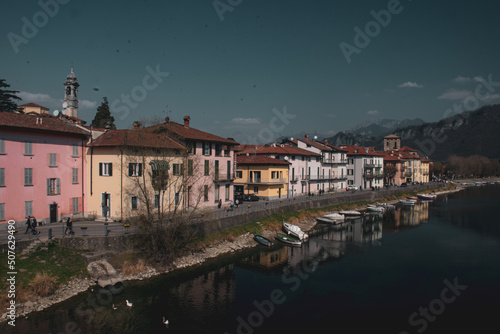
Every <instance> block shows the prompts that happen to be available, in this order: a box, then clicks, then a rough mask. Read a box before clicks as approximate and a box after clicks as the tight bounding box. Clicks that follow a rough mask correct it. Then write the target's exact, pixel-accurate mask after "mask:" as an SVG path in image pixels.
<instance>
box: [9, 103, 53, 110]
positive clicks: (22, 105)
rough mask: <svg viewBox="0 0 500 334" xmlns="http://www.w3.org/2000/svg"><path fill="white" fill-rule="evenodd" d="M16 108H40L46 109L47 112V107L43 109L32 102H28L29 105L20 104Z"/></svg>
mask: <svg viewBox="0 0 500 334" xmlns="http://www.w3.org/2000/svg"><path fill="white" fill-rule="evenodd" d="M17 107H18V108H23V107H31V108H42V109H47V110H49V108H47V107H44V106H41V105H39V104H36V103H33V102H30V103H25V104H21V105H19V106H17Z"/></svg>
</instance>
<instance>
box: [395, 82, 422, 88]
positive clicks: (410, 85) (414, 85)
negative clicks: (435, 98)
mask: <svg viewBox="0 0 500 334" xmlns="http://www.w3.org/2000/svg"><path fill="white" fill-rule="evenodd" d="M398 87H399V88H422V87H424V86H423V85H420V84H418V83H416V82H411V81H407V82H405V83H402V84H401V85H399V86H398Z"/></svg>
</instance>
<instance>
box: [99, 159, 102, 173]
mask: <svg viewBox="0 0 500 334" xmlns="http://www.w3.org/2000/svg"><path fill="white" fill-rule="evenodd" d="M99 176H102V162H99Z"/></svg>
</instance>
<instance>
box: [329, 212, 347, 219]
mask: <svg viewBox="0 0 500 334" xmlns="http://www.w3.org/2000/svg"><path fill="white" fill-rule="evenodd" d="M324 217H326V218H330V219H334V220H344V219H345V216H344V215H341V214H340V213H329V214H327V215H324Z"/></svg>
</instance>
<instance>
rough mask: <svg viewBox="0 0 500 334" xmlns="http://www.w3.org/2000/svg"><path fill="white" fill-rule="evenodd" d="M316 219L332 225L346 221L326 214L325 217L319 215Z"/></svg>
mask: <svg viewBox="0 0 500 334" xmlns="http://www.w3.org/2000/svg"><path fill="white" fill-rule="evenodd" d="M316 221H317V222H318V223H325V224H332V225H340V224H342V223H343V222H344V220H343V219H342V220H340V219H334V218H329V217H326V216H323V217H318V218H316Z"/></svg>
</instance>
